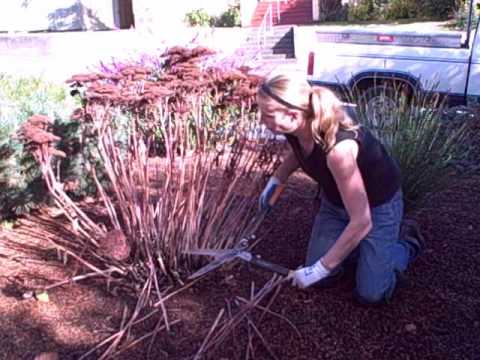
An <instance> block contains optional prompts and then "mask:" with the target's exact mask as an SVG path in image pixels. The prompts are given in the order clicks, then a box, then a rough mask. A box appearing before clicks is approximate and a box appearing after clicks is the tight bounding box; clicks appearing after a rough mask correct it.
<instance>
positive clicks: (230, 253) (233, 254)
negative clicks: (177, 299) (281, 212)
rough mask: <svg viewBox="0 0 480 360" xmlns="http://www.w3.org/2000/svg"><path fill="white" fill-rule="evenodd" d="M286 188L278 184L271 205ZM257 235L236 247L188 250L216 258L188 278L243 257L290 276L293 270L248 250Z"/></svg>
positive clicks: (263, 213)
mask: <svg viewBox="0 0 480 360" xmlns="http://www.w3.org/2000/svg"><path fill="white" fill-rule="evenodd" d="M284 188H285V185H278V186H277V188H276V189H275V191H274V193H273V195H272V196H271V198H270V200H269V202H268V203H269V205H270V207H271V206H273V205H274V204H275V203H276V201H277V200H278V198H279V196H280V194H281V193H282V192H283V190H284ZM268 212H269V210H268V209H267V210H264V211H261V212H260V213H258V214H257V215H256V216H255V217H254V219H253V220H252V222H251V223H250V226H249V227H248V228H250V229H256V228H257V227H258V225H259V224H260V223H261V222H262V221H263V219H264V218H265V216H266V215H267V213H268ZM246 233H247V234H249V231H248V230H247V231H246ZM254 239H255V235H254V234H253V233H251V234H249V235H247V236H245V237H243V238H242V239H241V240H240V241H239V242H238V243H237V244H236V245H235V246H234V247H233V249H215V250H212V249H192V250H188V251H186V252H185V253H186V254H190V255H202V256H211V257H213V258H214V259H213V260H212V261H211V262H210V263H208V264H207V265H205V266H204V267H202V268H200V269H199V270H197V271H196V272H194V273H193V274H191V275H190V276H189V277H188V279H189V280H192V279H196V278H198V277H200V276H202V275H205V274H206V273H208V272H210V271H213V270H215V269H217V268H219V267H220V266H222V265H223V264H226V263H228V262H230V261H232V260H234V259H241V260H243V261H246V262H248V263H250V264H252V265H255V266H258V267H261V268H263V269H266V270H269V271H272V272H274V273H277V274H280V275H283V276H289V274H290V273H291V270H290V269H288V268H286V267H283V266H281V265H278V264H274V263H271V262H269V261H266V260H263V259H261V258H260V257H259V256H258V255H254V254H253V253H251V252H250V251H248V250H247V249H248V247H249V243H250V240H254Z"/></svg>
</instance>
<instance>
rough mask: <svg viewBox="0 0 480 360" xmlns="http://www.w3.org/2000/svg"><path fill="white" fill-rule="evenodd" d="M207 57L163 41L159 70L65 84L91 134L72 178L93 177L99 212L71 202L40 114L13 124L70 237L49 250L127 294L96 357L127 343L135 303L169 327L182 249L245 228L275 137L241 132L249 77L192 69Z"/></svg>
mask: <svg viewBox="0 0 480 360" xmlns="http://www.w3.org/2000/svg"><path fill="white" fill-rule="evenodd" d="M208 53H209V51H208V50H207V49H202V48H197V49H192V50H189V49H183V48H172V49H170V50H169V51H168V52H167V53H166V54H165V58H166V59H165V68H164V72H163V73H162V74H160V75H159V74H157V73H155V74H153V73H152V71H151V69H149V68H146V67H141V66H131V67H126V68H123V69H122V70H121V71H120V72H119V73H115V74H105V73H97V74H95V73H93V74H85V75H77V76H74V77H73V78H72V79H70V80H69V82H70V83H71V85H72V87H73V88H74V92H75V93H77V94H79V96H80V97H81V98H82V104H83V106H82V107H80V108H78V109H77V110H76V111H75V114H74V116H73V117H74V118H75V119H77V121H78V123H79V127H80V128H81V133H82V137H83V138H89V139H90V140H91V144H92V146H91V147H90V148H89V150H88V151H90V154H88V155H87V156H86V157H85V159H86V161H87V163H86V164H85V169H86V172H85V174H84V176H85V177H88V178H90V179H91V181H92V182H93V183H94V184H95V187H96V191H97V195H98V196H97V197H98V199H99V201H100V207H101V209H102V211H101V214H103V216H101V217H100V216H98V215H95V214H92V212H90V211H87V210H86V209H85V208H83V207H82V206H81V204H80V203H78V202H76V201H75V199H74V198H72V197H71V196H70V195H69V194H68V192H67V191H66V188H65V186H66V184H65V182H64V181H63V179H62V178H59V177H58V176H57V172H56V171H55V168H56V163H57V161H58V160H59V159H62V158H64V157H65V154H64V153H63V152H62V151H61V150H59V149H58V148H57V147H56V144H57V143H58V142H59V141H61V138H60V137H59V136H57V135H55V134H53V133H52V131H51V129H52V121H51V119H49V118H48V117H44V116H33V117H31V118H29V120H28V121H27V123H25V124H24V125H23V126H22V128H21V131H20V136H21V138H22V139H23V141H24V144H25V146H26V147H27V149H28V150H29V151H30V153H31V154H32V156H34V158H35V159H36V161H37V162H38V166H39V168H40V171H41V173H42V176H43V179H44V181H45V184H46V187H47V189H48V191H49V193H50V195H51V197H52V200H53V202H54V203H55V204H56V205H57V206H58V207H59V208H60V209H61V210H62V211H63V213H64V214H65V216H66V218H67V219H68V220H69V221H70V222H71V224H72V228H73V230H74V231H75V233H76V236H77V239H76V241H75V243H57V244H56V246H57V248H58V249H59V250H60V251H62V252H64V253H65V254H66V256H67V257H73V258H74V259H76V261H78V262H80V263H81V264H83V266H84V268H85V269H88V271H89V272H88V273H87V274H85V275H84V276H86V277H91V276H98V277H100V278H101V279H103V280H104V281H105V283H106V284H108V286H112V285H114V286H115V288H116V289H118V290H120V291H122V292H123V293H126V294H129V295H131V296H133V297H134V298H136V299H137V308H136V310H135V311H134V313H133V314H132V317H131V318H130V320H129V321H126V322H123V325H122V326H123V328H122V330H121V331H120V332H119V334H117V335H118V337H117V338H112V340H111V344H110V347H108V348H107V349H106V350H105V352H104V355H103V356H104V357H107V356H114V354H118V353H119V352H121V351H123V350H124V349H125V348H128V346H129V344H128V341H129V340H130V341H131V342H132V341H133V340H132V339H131V338H128V337H125V334H126V333H129V332H130V331H131V330H132V329H133V327H134V326H135V325H137V324H139V323H140V322H141V321H142V320H141V319H143V318H142V317H141V315H140V314H141V313H144V311H146V310H148V311H149V315H148V316H149V317H150V316H153V315H156V316H158V321H159V323H162V324H164V327H165V328H167V329H168V328H169V326H170V322H169V319H168V315H167V311H166V308H165V306H164V300H165V298H166V297H168V296H169V295H168V290H169V289H170V288H171V287H172V286H174V287H176V286H178V285H182V284H183V281H184V280H185V277H186V276H187V275H188V274H189V273H191V272H192V271H193V270H194V269H196V268H198V266H200V265H201V264H200V263H199V260H198V259H193V258H191V257H189V256H186V255H185V254H184V251H185V250H187V249H190V248H211V249H223V248H230V247H232V246H233V245H234V244H235V243H236V242H237V241H239V240H240V239H241V238H242V237H243V236H244V235H246V232H247V230H248V231H251V230H252V223H251V221H250V219H251V218H252V216H253V214H255V212H256V208H257V194H258V191H259V189H260V188H261V187H262V186H263V185H264V182H265V179H266V177H267V176H268V175H269V174H270V173H271V172H272V171H273V170H274V168H275V166H276V165H277V164H278V160H279V159H278V155H277V154H278V149H277V148H276V147H277V144H276V143H275V142H271V141H268V140H269V139H267V138H259V137H257V136H252V134H256V132H257V130H258V122H257V117H256V116H255V104H254V102H253V100H254V95H255V90H256V86H257V83H258V81H259V78H258V77H255V76H252V75H249V74H248V73H247V69H240V70H224V69H218V68H203V67H202V66H201V65H200V64H201V58H202V57H203V56H205V55H206V54H208ZM278 146H280V145H278ZM154 304H156V307H155V306H154ZM160 309H161V311H160ZM151 335H152V336H154V335H156V333H152V334H151ZM147 337H148V336H147ZM144 338H146V337H144ZM123 340H125V341H126V343H125V342H123ZM131 342H130V344H131ZM102 358H103V357H102Z"/></svg>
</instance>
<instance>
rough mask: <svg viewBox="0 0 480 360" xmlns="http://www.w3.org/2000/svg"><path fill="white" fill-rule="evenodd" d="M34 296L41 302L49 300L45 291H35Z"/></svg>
mask: <svg viewBox="0 0 480 360" xmlns="http://www.w3.org/2000/svg"><path fill="white" fill-rule="evenodd" d="M35 298H36V299H37V300H38V301H41V302H49V301H50V299H49V297H48V294H47V292H46V291H42V292H38V293H35Z"/></svg>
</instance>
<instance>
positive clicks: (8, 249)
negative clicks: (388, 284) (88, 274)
mask: <svg viewBox="0 0 480 360" xmlns="http://www.w3.org/2000/svg"><path fill="white" fill-rule="evenodd" d="M479 190H480V176H479V175H469V176H463V177H459V178H458V179H456V180H455V182H454V183H452V184H451V185H450V186H449V187H448V188H446V189H444V190H443V191H442V192H439V193H436V194H432V195H431V196H430V197H429V199H428V201H427V202H426V205H425V206H424V207H423V208H422V209H420V210H419V211H417V212H416V213H415V214H414V217H415V218H416V219H417V220H418V221H419V223H420V224H421V227H422V229H423V232H424V234H425V237H426V242H427V248H426V250H425V252H424V254H423V256H422V257H420V258H419V259H418V260H417V261H416V262H415V263H414V264H413V266H412V268H411V269H409V271H408V281H407V283H406V284H405V285H404V286H403V287H402V288H401V289H399V290H398V291H397V292H396V294H395V296H394V297H393V299H392V301H391V302H390V304H386V305H380V306H373V307H367V306H363V305H360V304H358V303H357V302H356V301H355V300H354V298H353V295H352V290H353V286H354V276H353V270H352V269H351V270H350V271H349V272H348V273H347V276H346V277H345V278H344V279H342V280H341V281H340V282H339V283H338V284H336V285H334V286H333V287H331V288H328V289H309V290H307V291H301V290H297V289H294V288H291V287H288V286H285V287H284V288H283V289H282V291H281V292H280V294H279V295H278V297H277V298H276V299H275V302H274V304H273V306H272V308H271V309H272V310H273V311H275V312H277V313H278V314H281V315H282V316H285V317H287V318H288V319H289V320H290V321H291V322H292V323H293V324H294V326H295V327H296V328H297V329H298V331H299V332H300V335H301V336H300V337H299V336H298V334H297V333H296V332H295V330H293V329H292V327H290V326H289V325H288V324H287V323H286V322H285V321H284V320H282V319H281V318H279V317H275V316H267V317H266V318H265V320H264V321H263V322H262V323H261V325H260V328H259V330H260V331H261V333H262V335H263V336H264V338H265V339H266V341H267V342H268V344H269V346H270V348H271V350H272V351H273V352H274V353H275V354H276V356H277V358H278V359H480V296H479V295H480V273H479V269H480V222H479V220H478V214H479V213H480V191H479ZM313 193H314V187H313V185H312V184H311V183H310V182H309V181H308V180H306V179H305V177H303V176H297V177H295V179H294V181H293V182H292V183H291V184H290V185H289V187H288V188H287V190H286V192H285V193H284V195H283V197H282V200H281V201H280V202H279V204H278V205H277V207H276V208H275V209H274V211H273V212H272V213H271V214H270V215H269V217H268V219H266V221H265V223H264V224H263V226H262V231H263V232H264V234H263V235H264V240H263V241H262V242H261V243H260V244H259V245H258V246H257V247H256V252H257V253H260V254H262V256H263V257H264V258H265V259H268V260H271V261H274V262H276V263H279V264H282V265H285V266H287V267H290V268H296V267H297V266H299V265H301V264H302V262H303V260H304V256H305V253H306V247H307V242H308V237H309V233H310V228H311V225H312V221H313V216H312V202H311V200H310V197H311V196H312V195H313ZM55 236H58V237H60V238H61V237H68V236H71V235H70V234H69V232H68V231H65V229H64V227H63V226H62V225H61V224H60V221H59V220H58V219H57V220H55V219H52V218H50V217H48V216H47V215H46V214H45V212H41V213H39V214H35V215H32V216H29V217H28V218H25V219H22V220H21V221H20V223H19V226H18V227H16V228H14V229H11V230H2V231H0V267H1V269H2V271H1V273H0V319H1V325H2V326H1V327H0V349H1V351H0V359H9V360H10V359H33V358H34V356H35V354H38V353H40V352H44V351H55V352H57V353H58V354H59V355H60V359H77V358H78V357H79V356H80V355H81V354H82V353H84V352H85V351H87V350H88V349H90V348H91V347H93V346H94V345H95V344H97V343H98V342H99V341H101V340H102V339H104V338H105V337H107V336H109V335H110V334H112V332H114V331H115V330H116V326H118V324H119V322H120V320H121V315H122V311H123V306H124V305H125V304H127V305H131V302H130V301H126V300H124V299H122V298H120V297H119V296H116V295H114V294H112V293H111V292H108V291H107V290H106V289H105V286H104V285H100V284H98V283H95V282H94V281H90V280H89V281H84V282H80V283H79V284H72V285H67V286H63V287H60V288H57V289H55V290H52V291H51V292H50V293H49V294H50V301H49V302H40V301H36V300H33V299H23V298H22V294H23V292H24V291H26V290H28V289H31V288H32V287H35V286H41V285H44V284H48V283H51V282H54V281H58V280H63V279H64V278H66V276H67V275H68V274H71V273H72V271H73V270H74V266H73V265H72V264H73V263H70V262H69V265H68V266H67V267H65V266H63V264H62V263H61V261H60V260H59V259H58V257H57V255H56V252H55V250H53V249H52V248H49V245H48V239H49V237H50V238H51V237H55ZM270 277H271V274H268V273H267V272H265V271H264V270H260V269H256V268H250V267H249V266H247V265H237V266H235V267H233V268H223V269H220V270H219V271H216V272H215V273H212V274H210V275H208V276H207V277H205V278H204V279H202V280H200V281H199V282H198V283H197V284H195V286H193V287H192V288H191V289H189V290H187V291H185V292H184V293H182V294H180V295H178V296H176V297H174V298H173V299H172V301H171V302H169V303H168V304H167V307H168V309H169V311H170V317H171V319H181V323H179V324H178V325H174V326H172V330H171V332H170V333H168V334H167V333H162V334H161V335H160V337H159V339H158V340H157V341H156V342H155V344H154V345H153V347H152V358H154V359H173V360H177V359H188V358H190V359H191V358H192V355H194V354H195V353H196V351H197V350H198V349H199V347H200V345H201V343H202V340H203V339H204V337H205V335H206V333H207V332H208V330H209V329H210V327H211V325H212V323H213V321H214V320H215V317H216V315H217V313H218V311H219V310H220V309H221V308H223V307H224V306H225V304H226V302H228V301H230V300H231V299H233V298H234V297H235V296H237V295H240V296H243V297H248V292H249V289H250V286H251V283H252V281H254V282H255V285H256V287H257V288H259V287H261V286H262V285H263V284H264V283H265V282H266V281H267V280H268V279H269V278H270ZM232 304H233V303H232ZM233 306H234V304H233ZM246 338H247V335H246V333H245V331H244V330H243V329H242V328H239V329H238V331H237V332H236V334H235V337H230V338H228V340H227V341H226V343H225V344H224V346H223V347H221V348H219V349H218V350H217V351H216V352H215V353H213V354H212V356H211V358H212V359H222V358H223V359H237V358H238V359H240V358H242V359H244V358H245V346H246ZM253 344H254V346H255V348H256V351H255V355H256V358H257V359H269V358H271V357H270V356H269V353H268V351H267V350H266V349H265V347H264V346H263V345H262V343H261V341H259V339H258V338H256V339H255V340H254V342H253ZM147 348H148V343H145V344H144V345H141V346H139V347H138V348H136V349H135V350H133V351H131V352H130V353H128V354H125V355H124V356H121V357H119V358H121V359H144V358H146V355H147ZM96 357H98V355H96V356H94V357H92V359H94V358H96Z"/></svg>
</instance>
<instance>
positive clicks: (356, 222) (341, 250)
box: [321, 140, 372, 270]
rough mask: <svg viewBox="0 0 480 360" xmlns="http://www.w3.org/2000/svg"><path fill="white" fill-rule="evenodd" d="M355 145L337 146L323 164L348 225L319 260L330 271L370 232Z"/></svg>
mask: <svg viewBox="0 0 480 360" xmlns="http://www.w3.org/2000/svg"><path fill="white" fill-rule="evenodd" d="M357 154H358V144H357V142H356V141H354V140H344V141H342V142H340V143H338V144H337V145H336V146H335V147H334V148H333V149H332V150H331V151H330V153H329V154H328V156H327V164H328V167H329V169H330V171H331V172H332V174H333V177H334V179H335V182H336V183H337V187H338V190H339V191H340V195H341V197H342V200H343V203H344V205H345V209H346V210H347V212H348V214H349V216H350V221H349V223H348V225H347V227H346V228H345V229H344V231H343V232H342V234H341V235H340V237H339V238H338V239H337V240H336V242H335V244H334V245H333V246H332V247H331V248H330V250H329V251H328V252H327V253H326V254H325V255H324V256H323V258H322V259H321V261H322V263H323V265H324V266H325V267H326V268H327V269H330V270H332V269H333V268H335V267H336V266H337V265H339V264H340V263H341V262H342V261H343V260H344V259H345V258H346V257H347V256H348V255H349V254H350V252H351V251H352V250H353V249H355V248H356V247H357V245H358V244H359V242H360V241H361V240H362V239H363V238H364V237H365V236H366V235H367V234H368V232H369V231H370V229H371V228H372V219H371V214H370V205H369V203H368V198H367V193H366V190H365V185H364V183H363V179H362V175H361V174H360V170H359V168H358V166H357V161H356V157H357Z"/></svg>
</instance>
